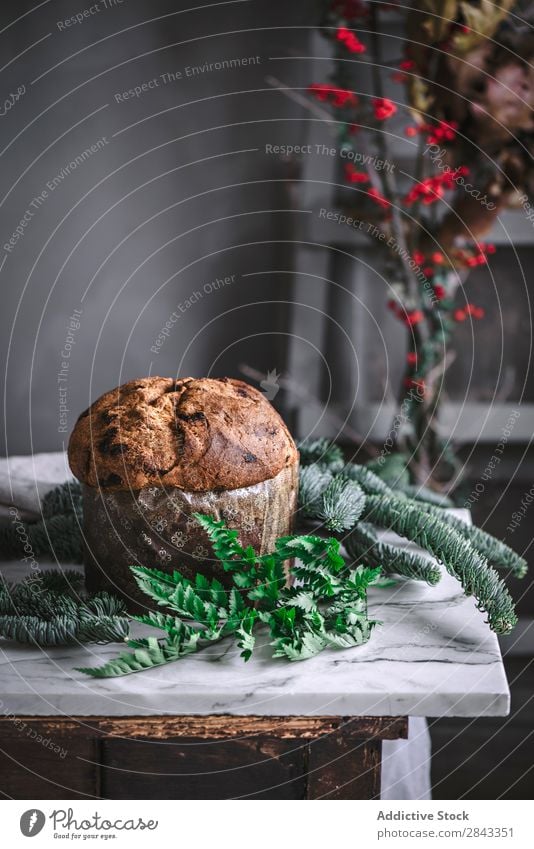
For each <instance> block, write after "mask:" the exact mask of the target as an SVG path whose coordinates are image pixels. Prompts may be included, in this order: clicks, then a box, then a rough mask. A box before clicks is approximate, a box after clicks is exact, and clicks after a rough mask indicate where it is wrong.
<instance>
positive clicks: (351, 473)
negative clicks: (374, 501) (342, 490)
mask: <svg viewBox="0 0 534 849" xmlns="http://www.w3.org/2000/svg"><path fill="white" fill-rule="evenodd" d="M342 474H343V477H346V478H349V479H350V480H353V481H356V482H357V483H359V484H360V486H361V488H362V489H363V491H364V492H365V493H366V495H385V494H387V493H392V490H391V489H390V487H389V486H388V485H387V483H385V481H383V480H382V479H381V478H379V477H378V475H376V474H375V473H374V472H372V471H371V470H370V469H368V468H367V467H366V466H359V465H357V464H356V463H348V464H347V465H346V466H345V467H344V469H343V472H342Z"/></svg>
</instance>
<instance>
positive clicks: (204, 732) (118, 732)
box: [0, 714, 408, 800]
mask: <svg viewBox="0 0 534 849" xmlns="http://www.w3.org/2000/svg"><path fill="white" fill-rule="evenodd" d="M407 737H408V718H407V717H375V716H357V717H343V716H313V717H306V716H279V717H277V716H242V715H240V716H236V715H231V714H217V715H209V716H202V715H193V716H153V717H146V716H138V717H136V716H124V717H103V716H78V717H69V718H67V717H62V716H17V717H14V716H10V717H2V718H0V764H1V770H0V773H1V774H2V776H3V780H2V795H3V796H4V798H14V799H84V798H85V799H87V798H96V799H99V798H102V799H165V798H167V799H221V798H223V799H236V798H240V799H243V798H252V799H262V798H263V799H293V800H306V799H310V800H311V799H336V800H343V799H345V800H347V799H379V798H380V778H381V754H382V741H383V740H398V739H406V738H407ZM230 741H232V743H233V746H232V749H233V751H232V749H229V747H228V745H227V744H228V742H230ZM201 747H202V748H201ZM202 763H204V768H203V771H202V772H199V771H198V767H199V764H202ZM25 764H31V767H30V766H26V765H25ZM162 767H164V768H167V769H166V770H165V771H162ZM193 767H194V769H195V771H194V772H188V770H189V769H191V768H193ZM169 768H170V769H169Z"/></svg>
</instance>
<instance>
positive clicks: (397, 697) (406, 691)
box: [0, 511, 509, 717]
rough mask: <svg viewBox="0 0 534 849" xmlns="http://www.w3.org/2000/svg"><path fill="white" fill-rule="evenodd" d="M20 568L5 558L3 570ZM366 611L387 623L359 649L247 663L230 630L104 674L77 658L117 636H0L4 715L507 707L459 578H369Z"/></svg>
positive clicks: (486, 711)
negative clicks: (47, 640) (51, 643)
mask: <svg viewBox="0 0 534 849" xmlns="http://www.w3.org/2000/svg"><path fill="white" fill-rule="evenodd" d="M462 514H463V518H465V519H466V520H467V519H468V518H469V515H468V514H467V515H466V511H458V515H462ZM391 536H392V535H388V537H391ZM41 566H42V568H46V564H44V563H43V564H41ZM22 569H23V567H22V565H21V564H20V563H16V564H13V563H7V564H3V565H2V566H0V571H2V572H3V573H4V574H5V575H6V577H8V579H9V580H13V579H14V578H15V576H20V575H21V574H22ZM369 610H370V615H371V617H372V618H376V619H379V620H380V621H381V622H382V624H381V625H379V626H377V627H376V628H375V629H374V632H373V634H372V636H371V639H370V641H369V642H368V643H367V644H366V645H365V646H362V647H358V648H353V649H347V650H334V649H333V650H327V651H324V652H323V653H322V654H321V655H319V656H318V657H316V658H312V659H310V660H307V661H302V662H298V663H289V662H288V661H284V660H281V659H278V660H273V659H272V658H271V654H270V649H269V647H268V646H267V645H265V646H263V647H260V649H259V651H258V652H257V656H255V658H254V659H252V660H251V661H249V662H248V663H246V664H245V663H243V661H242V660H241V659H240V657H239V650H238V649H236V648H235V646H234V645H233V643H232V641H231V640H225V641H223V642H222V643H220V644H218V645H214V646H211V647H209V648H208V649H205V650H203V651H202V652H200V653H199V654H198V655H192V656H189V657H187V658H184V659H183V660H180V661H178V662H176V663H173V664H169V665H168V666H167V667H163V668H161V669H154V670H150V671H146V672H141V673H137V674H134V675H129V676H126V677H124V678H114V679H103V680H95V679H91V678H88V677H87V676H85V675H83V674H81V673H79V672H75V671H74V668H75V667H79V666H96V665H100V664H101V663H103V662H105V661H106V660H107V659H109V658H111V657H113V656H115V655H116V654H117V653H118V649H119V648H120V647H119V646H117V645H116V644H115V645H108V646H94V645H90V646H87V645H85V646H80V647H69V648H65V647H57V648H51V649H46V650H45V649H43V650H38V649H35V648H27V647H24V646H21V645H15V644H13V643H9V642H7V641H4V640H0V714H3V715H9V714H11V713H13V714H19V715H65V716H76V715H85V716H89V715H93V716H95V715H104V716H128V715H130V716H132V715H136V716H139V715H146V716H150V715H162V714H217V713H219V714H225V713H228V714H239V715H246V714H257V715H266V716H277V715H278V716H282V715H284V716H286V715H310V716H312V715H344V716H357V715H367V716H395V715H411V716H432V717H434V716H504V715H506V714H507V712H508V710H509V690H508V685H507V682H506V677H505V673H504V668H503V663H502V658H501V653H500V649H499V644H498V641H497V637H496V636H495V634H493V633H492V632H491V631H490V630H489V628H488V626H487V625H486V624H485V621H484V614H482V613H481V612H479V611H478V610H477V609H476V607H475V603H474V601H473V599H472V598H466V597H465V596H464V595H463V593H462V590H461V587H460V585H459V583H458V582H457V581H456V580H455V579H454V578H452V577H451V576H449V575H447V574H445V573H444V574H443V578H442V580H441V582H440V583H439V584H438V585H437V586H436V587H428V586H427V585H426V584H422V583H419V582H415V581H401V582H399V583H398V584H397V585H396V586H393V587H388V588H382V589H379V588H373V589H372V590H371V592H370V594H369ZM138 633H147V631H146V630H145V631H143V630H142V629H140V630H138ZM151 633H154V632H153V631H152V632H151ZM260 643H261V638H258V644H260Z"/></svg>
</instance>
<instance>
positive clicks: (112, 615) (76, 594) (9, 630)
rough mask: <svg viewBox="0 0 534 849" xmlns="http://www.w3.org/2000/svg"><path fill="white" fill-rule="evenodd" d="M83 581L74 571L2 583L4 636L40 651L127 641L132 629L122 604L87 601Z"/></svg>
mask: <svg viewBox="0 0 534 849" xmlns="http://www.w3.org/2000/svg"><path fill="white" fill-rule="evenodd" d="M81 578H82V576H80V574H79V573H78V572H73V571H68V572H64V573H59V572H56V573H54V572H43V573H41V574H39V575H37V576H33V575H32V576H30V577H28V578H27V579H26V580H24V581H22V582H21V583H18V584H13V585H7V584H3V585H2V586H1V587H0V636H2V637H5V638H6V639H11V640H16V641H17V642H21V643H31V644H32V645H38V646H56V645H71V644H76V643H111V642H120V641H123V640H124V639H125V638H126V637H127V636H128V629H129V620H128V618H127V616H126V613H125V606H124V603H123V602H122V601H121V600H120V599H118V598H116V597H115V596H112V595H110V594H109V593H97V594H96V595H94V596H91V597H89V598H85V597H84V595H83V594H81V587H80V579H81ZM82 579H83V578H82Z"/></svg>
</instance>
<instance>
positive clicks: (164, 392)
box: [69, 377, 298, 609]
mask: <svg viewBox="0 0 534 849" xmlns="http://www.w3.org/2000/svg"><path fill="white" fill-rule="evenodd" d="M69 462H70V466H71V469H72V472H73V473H74V475H75V476H76V477H77V478H78V479H79V480H80V481H81V482H82V484H83V487H82V489H83V505H84V536H85V551H86V554H85V568H86V579H87V584H88V586H89V588H90V589H91V590H96V589H104V588H106V589H112V590H113V591H115V592H120V593H122V594H123V595H124V596H125V597H126V598H127V599H128V600H129V602H130V607H131V608H132V609H137V608H138V607H139V604H140V603H141V601H142V602H143V604H144V603H145V601H146V599H145V597H144V596H141V595H140V593H139V590H138V589H137V585H136V583H135V580H134V579H133V577H132V575H131V572H130V569H129V566H130V565H131V564H134V563H137V564H140V565H144V566H153V567H157V568H158V569H161V570H163V571H166V570H167V571H172V570H173V569H178V570H179V571H181V572H182V573H183V574H184V575H186V577H193V576H194V573H195V572H196V571H197V570H200V571H202V572H203V573H204V574H206V575H208V576H210V575H211V576H213V577H217V578H219V579H220V580H222V581H223V582H224V581H225V578H226V576H225V573H224V572H222V574H221V570H220V567H219V565H218V563H217V562H216V561H213V560H212V559H211V557H210V548H209V543H208V540H207V537H206V536H205V534H204V531H202V529H201V528H200V527H199V525H198V523H197V522H196V521H195V519H194V518H193V516H192V514H193V513H205V514H208V515H211V516H213V517H214V518H216V519H223V520H224V521H225V523H226V524H227V525H228V527H232V528H237V529H238V530H239V538H240V541H241V542H242V544H244V545H249V544H250V545H253V546H254V548H255V549H256V550H257V551H258V552H260V553H264V552H266V551H269V550H270V549H271V548H272V547H273V546H274V541H275V540H276V538H277V537H278V536H281V535H284V534H287V533H289V532H290V531H291V529H292V517H293V514H294V511H295V508H296V496H297V477H298V452H297V449H296V447H295V443H294V442H293V439H292V438H291V435H290V434H289V431H288V430H287V428H286V426H285V424H284V422H283V421H282V419H281V418H280V416H279V415H278V413H277V412H276V410H275V409H274V407H272V406H271V404H270V403H269V402H268V401H267V399H266V398H265V396H264V395H262V394H261V393H260V392H258V391H257V390H256V389H254V388H253V387H251V386H249V385H248V384H247V383H244V382H243V381H241V380H233V379H230V378H222V379H218V380H217V379H209V378H199V379H197V378H182V379H178V380H173V379H171V378H165V377H150V378H143V379H141V380H132V381H130V382H129V383H125V384H124V385H123V386H120V387H118V388H117V389H113V390H112V391H110V392H106V393H105V394H104V395H102V397H101V398H99V399H98V400H97V401H95V402H94V404H92V405H91V407H89V409H88V410H86V411H85V412H84V413H82V414H81V416H80V417H79V419H78V421H77V423H76V425H75V428H74V430H73V432H72V435H71V438H70V443H69Z"/></svg>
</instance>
